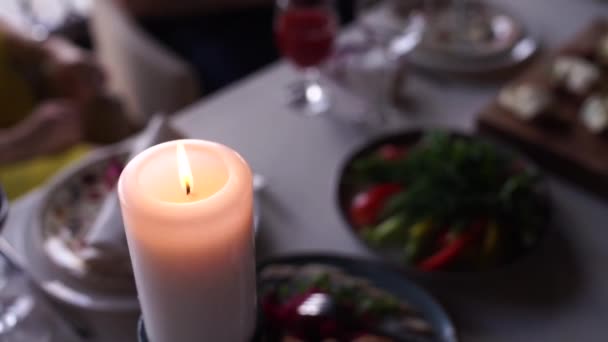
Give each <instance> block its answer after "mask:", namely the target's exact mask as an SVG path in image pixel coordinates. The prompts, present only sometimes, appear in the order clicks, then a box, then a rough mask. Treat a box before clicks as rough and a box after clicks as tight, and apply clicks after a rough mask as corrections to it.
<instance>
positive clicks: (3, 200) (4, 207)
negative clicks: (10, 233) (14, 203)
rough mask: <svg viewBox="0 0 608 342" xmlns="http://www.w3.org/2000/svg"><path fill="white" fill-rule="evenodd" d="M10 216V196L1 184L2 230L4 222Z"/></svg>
mask: <svg viewBox="0 0 608 342" xmlns="http://www.w3.org/2000/svg"><path fill="white" fill-rule="evenodd" d="M7 217H8V197H6V193H5V192H4V189H2V187H1V186H0V232H1V231H2V229H3V228H4V223H5V222H6V218H7Z"/></svg>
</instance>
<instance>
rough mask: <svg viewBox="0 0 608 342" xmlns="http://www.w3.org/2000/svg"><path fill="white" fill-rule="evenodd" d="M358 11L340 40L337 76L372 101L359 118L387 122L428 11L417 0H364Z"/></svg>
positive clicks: (375, 123) (366, 121)
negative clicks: (425, 13) (352, 23)
mask: <svg viewBox="0 0 608 342" xmlns="http://www.w3.org/2000/svg"><path fill="white" fill-rule="evenodd" d="M355 11H356V12H355V14H356V22H355V25H353V26H352V27H350V28H349V29H347V30H345V32H344V34H343V35H342V36H341V37H340V40H339V42H338V44H337V48H336V58H335V59H334V63H333V64H334V65H335V67H334V69H335V72H334V73H335V74H336V77H335V78H336V79H338V81H339V82H340V83H342V84H343V85H345V87H346V88H348V89H349V90H350V91H351V92H352V93H354V94H356V95H357V96H358V97H359V98H361V99H363V100H364V101H365V102H366V105H367V106H366V108H365V110H364V112H363V113H360V115H359V116H358V117H357V118H356V120H357V121H359V122H361V123H364V124H367V125H371V126H383V125H386V124H388V123H389V122H390V121H391V119H392V117H393V115H392V114H393V112H394V110H393V106H392V104H394V100H395V98H396V97H397V94H398V93H399V89H400V88H401V86H402V83H403V82H404V81H405V80H406V77H405V76H406V74H407V56H408V55H409V53H410V52H411V51H413V50H414V48H415V47H416V46H417V45H418V43H419V42H420V40H421V37H422V34H423V32H424V24H425V20H424V15H423V9H422V7H421V6H420V5H419V3H418V1H416V0H358V1H356V3H355Z"/></svg>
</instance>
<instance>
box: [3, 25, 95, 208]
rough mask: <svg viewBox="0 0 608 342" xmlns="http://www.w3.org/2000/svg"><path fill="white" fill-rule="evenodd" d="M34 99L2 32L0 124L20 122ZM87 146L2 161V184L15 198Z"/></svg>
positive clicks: (7, 126)
mask: <svg viewBox="0 0 608 342" xmlns="http://www.w3.org/2000/svg"><path fill="white" fill-rule="evenodd" d="M35 102H36V99H35V95H34V92H33V90H32V87H31V85H30V84H28V80H27V79H26V78H25V76H24V75H22V74H20V73H19V71H18V70H16V68H15V67H14V66H13V65H12V62H11V60H10V57H9V52H8V51H7V48H6V44H5V42H4V39H2V36H1V35H0V128H10V127H11V126H14V125H16V124H18V123H19V121H21V120H23V119H24V118H25V117H26V116H27V115H28V114H29V113H31V111H32V110H33V109H34V106H35ZM15 148H19V147H18V146H15ZM87 150H88V147H85V146H76V147H74V148H71V149H69V150H68V151H65V152H61V153H58V154H55V155H49V156H43V157H38V158H34V159H31V160H24V161H20V162H18V163H14V164H12V165H0V184H1V185H2V187H3V188H4V189H5V191H6V193H7V195H8V197H9V199H15V198H17V197H19V196H20V195H22V194H24V193H26V192H28V191H29V190H31V189H33V188H35V187H37V186H40V185H41V184H43V183H44V182H45V181H46V180H47V179H48V178H49V177H50V176H51V175H53V174H54V173H55V172H57V171H58V170H60V169H61V168H62V167H63V166H65V165H67V164H68V163H70V162H72V161H74V160H76V159H78V158H80V157H81V156H82V155H83V154H85V153H86V151H87Z"/></svg>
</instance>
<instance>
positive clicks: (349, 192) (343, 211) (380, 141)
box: [336, 129, 550, 279]
mask: <svg viewBox="0 0 608 342" xmlns="http://www.w3.org/2000/svg"><path fill="white" fill-rule="evenodd" d="M429 132H447V133H448V134H450V135H451V136H453V137H460V138H465V139H478V140H481V141H485V142H488V143H491V144H492V145H494V146H495V147H496V148H497V149H498V150H499V151H502V152H504V153H508V154H510V155H515V156H516V157H517V158H518V159H520V160H521V161H522V162H523V164H524V166H525V167H526V168H527V169H529V170H534V171H536V172H538V168H537V167H536V166H535V165H534V164H533V163H532V162H531V161H530V160H529V159H527V158H525V157H524V156H520V155H518V154H517V153H515V151H513V150H512V149H510V148H508V147H505V146H502V145H498V144H496V143H495V142H494V141H492V140H490V139H488V138H486V137H481V136H477V135H471V134H466V133H463V132H459V131H448V130H441V129H433V130H428V131H427V130H421V129H412V130H406V131H403V132H397V133H391V134H388V135H383V136H380V137H378V138H376V139H374V140H372V141H370V142H368V143H365V144H364V145H363V146H361V147H360V148H358V149H356V150H355V152H353V153H352V154H350V155H349V156H348V157H347V158H346V159H345V161H344V162H343V164H342V166H341V168H340V169H339V174H338V178H337V194H336V199H337V205H338V210H339V212H340V216H341V217H342V219H343V221H344V223H345V224H346V226H347V227H348V230H349V231H350V232H351V233H352V234H353V235H354V236H355V238H356V239H357V240H358V241H359V242H360V243H361V244H362V245H363V246H364V247H365V248H366V249H368V250H369V251H371V252H372V253H373V254H375V255H376V256H378V257H380V258H381V259H382V260H384V261H386V262H387V263H389V264H390V265H392V266H394V267H397V268H399V269H401V270H403V271H407V272H408V273H409V274H411V275H413V276H420V277H423V278H424V277H426V276H428V275H434V276H438V275H443V276H448V278H449V279H453V278H454V276H455V275H456V274H458V275H463V276H465V277H466V276H467V275H478V274H483V273H487V272H490V271H493V270H498V269H501V268H503V267H505V266H508V265H512V264H514V263H515V262H516V261H517V262H518V261H520V260H522V259H523V258H524V257H525V256H526V255H528V254H529V252H530V251H532V250H534V249H536V247H537V246H538V245H539V244H540V242H541V240H544V239H545V235H546V230H547V229H546V227H549V226H550V215H549V213H550V211H549V210H547V219H546V221H547V224H546V225H545V229H544V230H543V231H542V232H541V234H540V235H539V238H538V239H537V241H536V242H535V243H534V244H533V245H532V246H530V247H529V248H527V249H526V250H524V251H522V253H521V254H520V255H518V256H517V257H516V258H512V259H511V260H509V261H508V262H505V263H502V264H499V265H496V266H494V267H490V268H487V269H483V270H479V271H476V270H461V271H447V270H440V271H433V272H425V271H421V270H419V269H417V268H415V267H412V266H409V265H406V264H404V263H403V262H402V261H400V260H397V257H396V256H395V255H394V253H393V255H391V253H390V252H389V251H388V250H387V249H386V248H377V247H374V246H370V245H369V244H368V243H367V242H366V241H365V240H364V239H363V238H362V237H361V236H360V234H358V233H357V231H356V229H355V225H354V224H353V222H352V221H351V219H350V217H349V214H348V208H349V205H350V201H351V199H352V197H353V196H354V195H355V193H354V189H352V188H351V187H349V184H347V183H345V175H346V174H347V173H348V172H349V171H350V167H351V165H352V164H353V162H354V161H355V160H357V159H359V158H361V157H362V156H365V155H368V154H370V153H372V152H373V151H376V150H377V149H378V148H379V147H381V146H383V145H385V144H395V145H406V146H407V145H411V146H413V145H415V144H416V143H418V142H419V141H420V139H421V138H422V137H423V136H424V135H425V134H426V133H429ZM540 192H541V193H542V195H543V197H544V198H545V200H546V203H547V209H550V205H549V204H550V196H549V193H548V189H547V188H546V186H545V184H544V182H543V183H541V186H540ZM442 279H443V278H442Z"/></svg>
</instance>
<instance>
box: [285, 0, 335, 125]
mask: <svg viewBox="0 0 608 342" xmlns="http://www.w3.org/2000/svg"><path fill="white" fill-rule="evenodd" d="M337 30H338V16H337V14H336V12H335V9H334V2H333V1H332V0H278V1H277V15H276V21H275V34H276V39H277V44H278V47H279V50H280V51H281V53H282V54H283V56H284V57H285V58H287V59H288V60H289V61H291V62H292V63H293V64H294V65H295V66H296V67H297V68H298V69H300V70H301V72H302V79H301V80H299V81H298V82H296V83H294V84H292V85H291V86H290V89H291V92H292V93H291V96H292V98H291V103H292V104H293V105H294V106H295V107H297V108H298V109H300V110H301V113H303V114H306V115H318V114H322V113H326V112H327V111H328V109H329V107H330V105H331V98H330V95H329V92H328V90H327V87H325V86H323V83H322V81H321V78H320V69H319V68H320V66H321V64H322V63H323V62H325V61H326V60H327V59H328V58H329V56H330V55H331V54H332V51H333V45H334V39H335V36H336V34H337Z"/></svg>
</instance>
